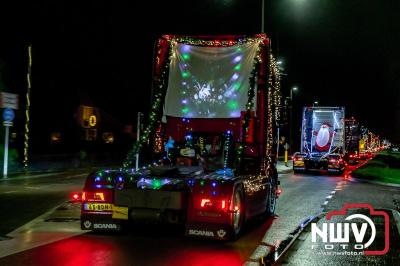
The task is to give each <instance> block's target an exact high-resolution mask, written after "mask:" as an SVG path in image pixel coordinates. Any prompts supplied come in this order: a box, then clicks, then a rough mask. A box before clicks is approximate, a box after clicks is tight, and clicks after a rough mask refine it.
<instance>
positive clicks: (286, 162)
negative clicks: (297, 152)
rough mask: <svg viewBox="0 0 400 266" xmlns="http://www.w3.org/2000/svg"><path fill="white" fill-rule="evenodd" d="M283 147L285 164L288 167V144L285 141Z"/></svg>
mask: <svg viewBox="0 0 400 266" xmlns="http://www.w3.org/2000/svg"><path fill="white" fill-rule="evenodd" d="M283 147H284V148H285V166H286V167H288V149H289V144H288V143H285V146H283Z"/></svg>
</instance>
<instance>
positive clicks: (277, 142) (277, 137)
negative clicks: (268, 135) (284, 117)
mask: <svg viewBox="0 0 400 266" xmlns="http://www.w3.org/2000/svg"><path fill="white" fill-rule="evenodd" d="M277 129H278V130H277V134H276V135H277V136H276V162H277V163H278V161H279V140H280V136H279V126H277Z"/></svg>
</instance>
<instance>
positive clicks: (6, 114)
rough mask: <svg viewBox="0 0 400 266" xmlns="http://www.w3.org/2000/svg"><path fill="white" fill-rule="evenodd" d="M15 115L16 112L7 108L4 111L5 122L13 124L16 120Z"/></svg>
mask: <svg viewBox="0 0 400 266" xmlns="http://www.w3.org/2000/svg"><path fill="white" fill-rule="evenodd" d="M14 117H15V114H14V110H13V109H10V108H6V109H4V111H3V120H4V121H7V122H11V121H13V120H14Z"/></svg>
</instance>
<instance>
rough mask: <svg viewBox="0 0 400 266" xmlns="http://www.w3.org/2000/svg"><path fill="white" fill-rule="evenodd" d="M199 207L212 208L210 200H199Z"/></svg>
mask: <svg viewBox="0 0 400 266" xmlns="http://www.w3.org/2000/svg"><path fill="white" fill-rule="evenodd" d="M200 206H201V207H202V208H204V207H206V206H207V207H210V206H212V203H211V200H210V199H201V203H200Z"/></svg>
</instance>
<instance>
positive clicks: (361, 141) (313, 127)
mask: <svg viewBox="0 0 400 266" xmlns="http://www.w3.org/2000/svg"><path fill="white" fill-rule="evenodd" d="M382 146H383V142H381V141H380V140H379V137H378V136H376V135H375V134H373V133H372V132H371V131H369V130H368V129H366V128H365V127H363V126H360V123H359V122H358V121H357V120H356V119H355V118H354V117H351V118H345V108H344V107H321V106H316V107H304V109H303V120H302V130H301V149H300V152H296V153H295V154H294V155H293V170H294V172H295V173H298V172H307V171H310V170H316V171H327V172H330V173H337V174H342V173H343V171H344V170H345V167H346V165H358V164H359V163H360V162H361V160H366V159H371V158H372V157H373V156H374V154H375V153H376V152H377V151H378V150H380V149H381V148H382Z"/></svg>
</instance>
